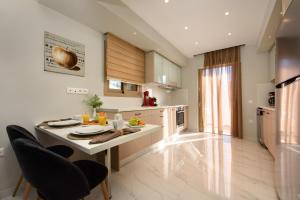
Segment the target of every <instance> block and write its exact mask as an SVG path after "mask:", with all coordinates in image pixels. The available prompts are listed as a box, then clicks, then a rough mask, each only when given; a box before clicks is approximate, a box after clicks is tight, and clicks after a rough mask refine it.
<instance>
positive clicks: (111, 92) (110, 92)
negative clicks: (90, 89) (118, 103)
mask: <svg viewBox="0 0 300 200" xmlns="http://www.w3.org/2000/svg"><path fill="white" fill-rule="evenodd" d="M127 84H133V83H126V82H122V81H121V90H118V89H111V88H109V80H105V81H104V96H113V97H138V98H140V97H142V86H141V85H137V84H136V85H137V91H130V90H127Z"/></svg>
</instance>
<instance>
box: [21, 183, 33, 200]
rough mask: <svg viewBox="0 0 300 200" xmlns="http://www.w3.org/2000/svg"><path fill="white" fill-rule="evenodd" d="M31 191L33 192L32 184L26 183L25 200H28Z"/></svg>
mask: <svg viewBox="0 0 300 200" xmlns="http://www.w3.org/2000/svg"><path fill="white" fill-rule="evenodd" d="M30 190H31V184H30V183H28V182H26V184H25V189H24V193H23V200H28V197H29V194H30Z"/></svg>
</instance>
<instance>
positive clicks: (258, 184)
mask: <svg viewBox="0 0 300 200" xmlns="http://www.w3.org/2000/svg"><path fill="white" fill-rule="evenodd" d="M112 194H113V198H112V199H116V200H160V199H161V200H199V199H201V200H206V199H237V200H242V199H263V200H275V199H277V198H276V193H275V189H274V182H273V159H272V157H271V155H270V154H269V153H268V151H267V150H265V149H264V148H262V147H261V146H260V145H259V144H257V143H255V142H250V141H246V140H240V139H235V138H231V137H229V136H224V137H222V136H213V135H210V134H203V133H202V134H201V133H197V134H192V133H190V134H184V135H181V136H177V137H176V138H174V139H173V141H170V142H168V143H165V144H162V145H160V147H159V148H158V149H156V150H154V151H152V152H150V153H148V154H146V155H144V156H141V157H139V158H138V159H136V160H134V161H132V162H130V163H129V164H127V165H125V166H124V167H123V168H122V169H121V171H120V172H119V173H114V174H113V177H112ZM8 199H10V198H7V199H6V200H8ZM85 199H88V200H94V199H102V196H101V193H100V191H99V189H98V188H97V189H95V190H94V191H93V193H92V194H91V195H90V196H89V197H87V198H85Z"/></svg>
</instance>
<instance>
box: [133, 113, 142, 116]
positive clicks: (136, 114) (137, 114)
mask: <svg viewBox="0 0 300 200" xmlns="http://www.w3.org/2000/svg"><path fill="white" fill-rule="evenodd" d="M141 114H142V113H135V114H134V115H135V116H139V115H141Z"/></svg>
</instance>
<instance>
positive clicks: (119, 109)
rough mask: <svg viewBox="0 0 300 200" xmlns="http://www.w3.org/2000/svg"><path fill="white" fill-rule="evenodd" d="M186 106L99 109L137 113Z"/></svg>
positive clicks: (102, 109) (101, 109)
mask: <svg viewBox="0 0 300 200" xmlns="http://www.w3.org/2000/svg"><path fill="white" fill-rule="evenodd" d="M186 106H187V105H173V106H145V107H142V106H139V107H128V108H116V107H114V108H100V111H102V112H130V111H138V110H154V109H165V108H172V107H186Z"/></svg>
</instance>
